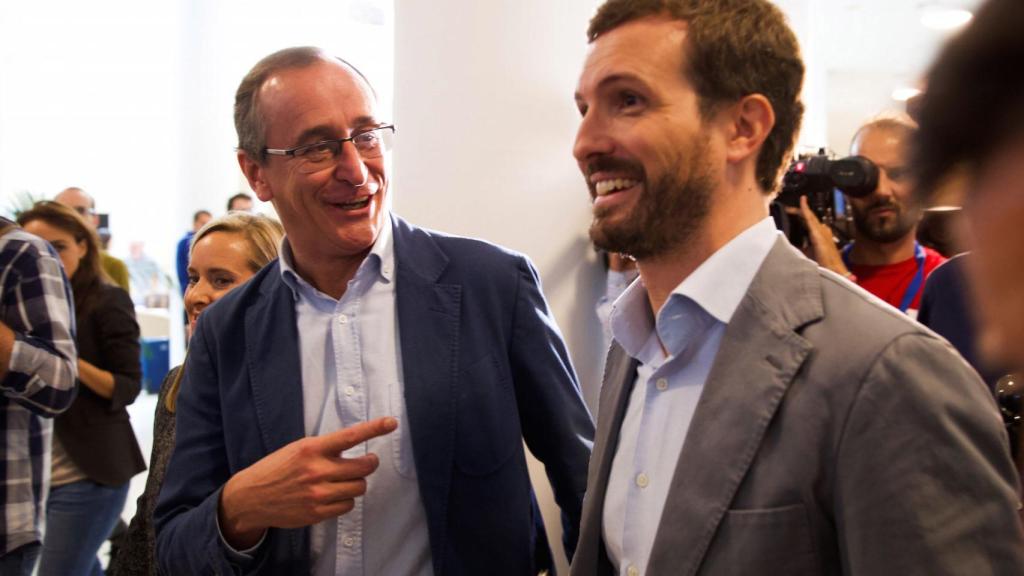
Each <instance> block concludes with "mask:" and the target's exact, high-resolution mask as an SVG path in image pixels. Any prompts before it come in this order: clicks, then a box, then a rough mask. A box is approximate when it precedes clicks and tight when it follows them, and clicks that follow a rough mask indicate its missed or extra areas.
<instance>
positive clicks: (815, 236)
mask: <svg viewBox="0 0 1024 576" xmlns="http://www.w3.org/2000/svg"><path fill="white" fill-rule="evenodd" d="M800 215H801V216H802V217H803V219H804V223H805V224H807V235H808V237H810V239H811V253H810V257H811V258H813V259H814V261H815V262H817V263H818V266H821V267H822V268H827V269H829V270H831V271H833V272H835V273H836V274H839V275H840V276H844V277H846V278H852V277H853V274H851V273H850V270H849V269H848V268H847V267H846V264H844V263H843V257H842V255H841V254H839V249H838V248H836V241H835V239H834V238H832V229H831V228H829V227H828V226H827V225H825V224H822V223H821V221H820V220H818V217H817V216H815V215H814V212H813V211H812V210H811V207H810V206H808V205H807V196H801V197H800Z"/></svg>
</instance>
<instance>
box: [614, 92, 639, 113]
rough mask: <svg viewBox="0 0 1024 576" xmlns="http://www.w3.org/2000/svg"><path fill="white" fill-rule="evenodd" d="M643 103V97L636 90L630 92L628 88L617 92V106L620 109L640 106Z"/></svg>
mask: <svg viewBox="0 0 1024 576" xmlns="http://www.w3.org/2000/svg"><path fill="white" fill-rule="evenodd" d="M643 103H644V99H643V97H641V96H640V95H639V94H637V93H636V92H630V91H628V90H626V91H623V92H620V93H619V100H618V106H619V108H620V109H624V110H630V109H634V108H638V107H640V106H642V105H643Z"/></svg>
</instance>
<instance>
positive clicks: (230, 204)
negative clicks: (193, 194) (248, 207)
mask: <svg viewBox="0 0 1024 576" xmlns="http://www.w3.org/2000/svg"><path fill="white" fill-rule="evenodd" d="M236 200H248V201H249V202H252V196H249V195H248V194H246V193H245V192H239V193H238V194H235V195H234V196H232V197H231V198H228V212H231V211H232V210H234V205H235V201H236ZM193 222H195V220H193Z"/></svg>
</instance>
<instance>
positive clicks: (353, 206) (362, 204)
mask: <svg viewBox="0 0 1024 576" xmlns="http://www.w3.org/2000/svg"><path fill="white" fill-rule="evenodd" d="M370 198H371V197H370V196H363V197H362V198H357V199H355V200H349V201H348V202H332V203H331V205H332V206H335V207H337V208H340V209H342V210H361V209H363V208H366V206H367V205H369V204H370Z"/></svg>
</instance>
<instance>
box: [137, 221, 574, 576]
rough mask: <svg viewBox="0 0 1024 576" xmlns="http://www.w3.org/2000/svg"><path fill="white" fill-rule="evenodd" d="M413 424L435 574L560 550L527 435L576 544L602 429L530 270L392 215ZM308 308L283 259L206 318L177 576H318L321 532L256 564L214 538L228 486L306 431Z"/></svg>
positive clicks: (186, 384) (169, 500) (161, 519)
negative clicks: (284, 271) (543, 512)
mask: <svg viewBox="0 0 1024 576" xmlns="http://www.w3.org/2000/svg"><path fill="white" fill-rule="evenodd" d="M393 229H394V242H395V260H396V273H397V281H396V286H395V289H396V296H395V298H396V301H397V311H398V319H399V325H400V326H401V328H400V331H399V332H400V334H399V339H400V345H401V350H402V367H403V373H404V375H405V376H404V377H405V383H404V385H405V401H406V409H407V412H408V424H407V425H408V426H409V430H410V431H411V435H412V448H413V457H414V461H415V465H416V472H417V477H418V479H419V490H420V496H421V497H422V500H423V504H424V507H425V509H426V516H427V524H428V531H429V534H430V549H431V553H432V557H433V567H434V573H435V574H437V575H438V576H441V575H461V574H467V575H470V574H472V575H476V574H509V575H523V574H536V573H537V572H538V571H540V570H544V569H550V568H551V566H550V562H551V559H550V558H551V557H550V551H549V550H548V547H547V539H546V537H545V536H544V531H543V524H542V523H541V519H540V514H539V511H538V508H537V504H536V499H535V497H534V494H533V490H532V487H531V485H530V479H529V476H528V474H527V468H526V455H525V453H524V450H523V439H525V440H526V444H527V445H528V446H529V448H530V451H531V452H532V453H533V454H534V455H536V456H537V458H538V459H540V460H541V461H542V462H544V464H545V467H546V470H547V473H548V477H549V479H550V480H551V484H552V488H553V490H554V494H555V499H556V501H557V502H558V504H559V506H560V508H561V510H562V521H563V525H564V527H565V530H564V536H563V537H564V541H565V545H566V548H567V550H568V551H569V553H570V554H571V553H572V550H573V549H574V548H575V544H576V538H577V534H578V529H579V521H580V510H581V506H582V501H583V493H584V491H585V489H586V477H587V464H588V460H589V458H590V445H591V443H592V440H593V435H594V427H593V422H592V420H591V417H590V414H589V412H588V411H587V408H586V406H585V404H584V403H583V400H582V397H581V395H580V391H579V384H578V382H577V379H576V374H575V372H574V370H573V368H572V364H571V362H570V360H569V355H568V353H567V351H566V348H565V345H564V343H563V341H562V337H561V335H560V334H559V331H558V328H557V326H556V325H555V321H554V319H553V318H552V316H551V314H550V312H549V311H548V307H547V303H546V302H545V300H544V297H543V295H542V294H541V290H540V281H539V279H538V277H537V273H536V271H535V270H534V268H533V266H532V265H531V264H530V262H529V261H528V260H527V259H526V258H525V257H524V256H522V255H518V254H514V253H511V252H508V251H506V250H503V249H501V248H499V247H496V246H494V245H491V244H488V243H485V242H481V241H478V240H470V239H466V238H457V237H452V236H445V235H442V234H438V233H436V232H432V231H427V230H423V229H420V228H416V227H414V226H411V225H410V224H408V223H406V222H405V221H403V220H402V219H400V218H398V217H393ZM300 373H301V368H300V360H299V350H298V337H297V333H296V320H295V305H294V300H293V295H292V292H291V290H290V289H289V288H288V287H287V286H286V285H285V284H284V282H283V281H282V280H281V273H280V266H279V264H278V263H277V262H273V263H271V264H270V265H268V266H267V267H266V268H264V269H263V270H262V271H260V272H259V273H258V274H257V275H256V276H254V277H253V278H252V279H251V280H250V281H249V282H248V283H246V284H245V285H243V286H241V287H239V288H237V289H235V290H234V291H232V292H231V293H230V294H228V295H227V296H225V297H224V298H222V299H221V300H220V301H218V302H217V303H216V304H215V305H213V306H211V307H210V308H209V309H207V310H206V311H204V312H203V315H202V318H201V320H200V322H199V324H198V326H197V328H196V333H195V335H194V336H193V339H192V342H191V344H190V350H189V357H188V361H187V362H186V367H185V377H184V380H183V382H182V386H181V393H180V395H179V397H178V411H177V440H176V444H175V450H174V455H173V456H172V458H171V462H170V465H169V467H168V470H167V477H166V479H165V481H164V485H163V489H162V491H161V493H160V497H159V500H158V503H157V507H156V510H155V514H154V517H155V523H156V530H157V558H158V560H159V564H160V567H161V571H162V572H163V573H166V574H210V573H220V574H231V573H241V572H248V573H253V574H256V573H259V574H300V573H308V572H309V569H310V557H309V529H308V528H303V529H271V530H269V531H268V533H267V539H266V541H265V542H264V544H263V545H262V546H261V547H260V549H259V554H258V557H257V558H256V560H255V561H254V562H253V565H252V566H249V567H247V570H245V571H243V570H242V569H241V567H239V566H237V565H235V564H233V563H232V561H231V560H230V558H229V557H228V555H227V553H226V550H225V548H224V545H223V543H222V542H221V541H220V538H219V534H218V531H217V526H216V516H217V503H218V500H219V497H220V490H221V487H222V486H223V485H224V483H225V482H227V480H228V479H229V478H230V477H231V476H232V475H233V474H235V473H236V472H238V471H240V470H242V469H244V468H246V467H248V466H250V465H252V464H253V463H255V462H256V461H257V460H259V459H261V458H263V457H264V456H266V455H268V454H270V453H271V452H273V451H275V450H277V449H279V448H281V447H283V446H285V445H286V444H288V443H290V442H292V441H294V440H297V439H299V438H302V437H303V436H304V435H305V431H304V424H303V408H302V387H301V384H300V379H299V378H297V377H296V376H297V375H299V374H300Z"/></svg>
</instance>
